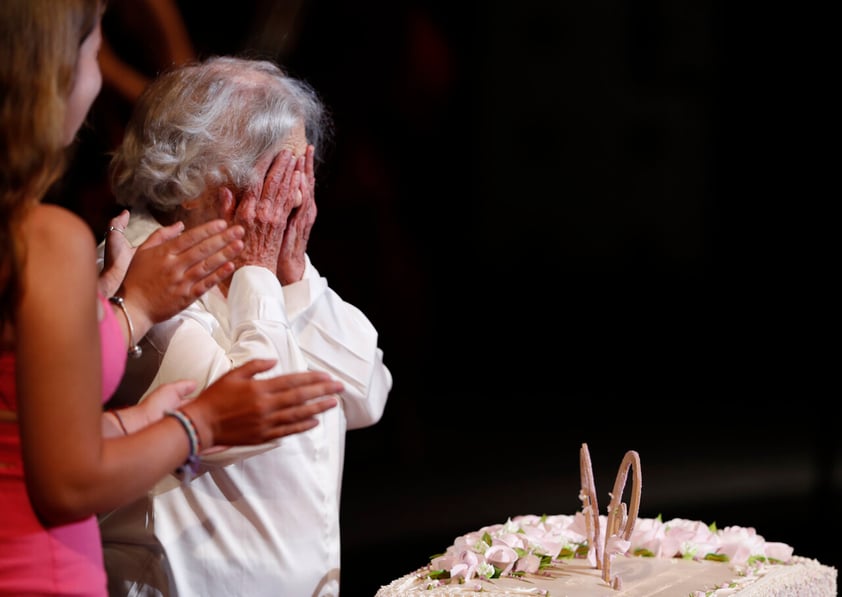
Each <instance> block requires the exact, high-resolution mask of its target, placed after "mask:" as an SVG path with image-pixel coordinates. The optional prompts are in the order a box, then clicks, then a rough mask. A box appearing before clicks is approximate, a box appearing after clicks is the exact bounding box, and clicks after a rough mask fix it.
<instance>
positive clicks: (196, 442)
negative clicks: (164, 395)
mask: <svg viewBox="0 0 842 597" xmlns="http://www.w3.org/2000/svg"><path fill="white" fill-rule="evenodd" d="M164 415H166V416H168V417H173V418H174V419H175V420H177V421H178V422H179V423H181V426H182V427H184V431H186V432H187V439H188V441H189V442H190V453H189V454H188V456H187V460H186V461H185V462H184V464H183V465H181V466H180V467H178V468H177V469H176V472H177V473H180V474H183V475H184V476H185V478H186V480H187V481H189V480H190V479H191V478H192V477H193V475H195V474H196V473H197V472H198V471H199V452H200V451H201V450H202V440H201V438H200V437H199V432H198V431H196V425H195V424H193V419H191V418H190V416H189V415H188V414H187V413H185V412H184V411H180V410H168V411H166V412H165V413H164Z"/></svg>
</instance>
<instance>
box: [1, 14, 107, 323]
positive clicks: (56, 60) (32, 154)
mask: <svg viewBox="0 0 842 597" xmlns="http://www.w3.org/2000/svg"><path fill="white" fill-rule="evenodd" d="M102 5H103V3H102V1H101V0H2V1H0V331H2V330H5V327H6V324H8V323H9V322H11V320H12V319H13V317H14V312H15V309H16V306H17V301H18V299H19V297H20V294H21V288H20V278H19V274H20V271H21V268H22V261H23V258H24V255H23V253H22V243H21V239H20V238H19V236H20V235H19V234H18V231H19V226H20V222H21V219H22V217H23V214H24V213H25V212H26V210H27V209H29V208H30V207H32V206H33V205H35V204H37V203H38V202H39V201H40V200H41V199H42V198H43V196H44V194H45V193H46V192H47V190H48V189H49V187H50V185H52V184H53V182H55V181H56V179H58V178H59V177H60V176H61V175H62V174H63V172H64V168H65V149H66V148H65V139H64V123H65V111H66V105H67V98H68V96H69V94H70V91H71V89H72V87H73V82H74V81H73V79H74V76H75V73H76V63H77V60H78V57H79V47H80V45H81V44H82V41H83V40H84V39H85V38H86V37H87V36H88V34H89V33H90V32H91V31H92V30H93V29H94V27H95V26H96V23H97V19H99V17H100V14H101V11H102Z"/></svg>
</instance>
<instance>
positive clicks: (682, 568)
mask: <svg viewBox="0 0 842 597" xmlns="http://www.w3.org/2000/svg"><path fill="white" fill-rule="evenodd" d="M580 457H581V469H582V474H581V476H582V492H581V494H580V499H581V500H582V503H583V508H582V510H581V511H580V512H577V513H576V514H573V515H553V516H535V515H524V516H516V517H513V518H510V519H509V520H507V521H506V522H505V523H501V524H495V525H491V526H487V527H484V528H481V529H479V530H478V531H474V532H471V533H468V534H466V535H463V536H461V537H459V538H457V539H456V541H455V542H454V543H453V545H451V546H449V547H448V548H447V550H446V551H445V553H443V554H441V555H438V556H434V557H433V558H431V560H430V563H429V564H428V565H426V566H424V567H423V568H420V569H418V570H416V571H414V572H412V573H410V574H407V575H405V576H403V577H401V578H398V579H396V580H394V581H392V582H391V583H389V584H388V585H385V586H383V587H381V588H380V590H379V591H378V592H377V595H376V597H401V596H406V597H410V596H413V595H416V596H419V597H449V596H453V595H470V594H474V593H480V594H482V595H484V596H485V597H507V596H513V595H543V596H546V597H622V596H627V597H632V596H634V597H656V596H657V597H685V596H692V597H725V596H731V595H734V596H738V597H791V596H800V597H836V595H837V591H836V583H837V571H836V569H835V568H833V567H830V566H825V565H822V564H820V563H819V562H817V561H816V560H812V559H808V558H802V557H799V556H796V555H793V548H792V547H790V546H789V545H787V544H785V543H778V542H770V541H766V540H765V539H764V538H763V537H762V536H761V535H759V534H757V533H756V532H755V530H754V529H753V528H746V527H739V526H730V527H726V528H723V529H717V528H715V527H714V526H708V525H706V524H704V523H702V522H699V521H692V520H685V519H673V520H668V521H663V520H661V519H660V518H655V519H651V518H648V519H644V518H641V519H638V517H637V512H638V507H639V504H640V489H641V475H640V460H639V457H638V455H637V453H636V452H634V451H630V452H628V453H627V454H626V457H625V458H624V460H623V464H622V465H621V466H620V471H619V473H618V475H617V481H616V483H615V485H614V491H613V492H612V493H611V494H610V495H611V503H610V504H609V507H608V514H607V515H599V514H598V512H599V510H598V507H597V502H596V497H595V488H594V486H593V473H592V469H591V464H590V456H589V454H588V450H587V445H583V446H582V451H581V454H580ZM629 471H631V472H632V474H633V481H634V482H633V488H632V491H631V501H630V504H629V505H626V504H625V503H623V502H622V501H621V500H622V494H623V490H624V487H625V484H626V477H627V475H628V473H629Z"/></svg>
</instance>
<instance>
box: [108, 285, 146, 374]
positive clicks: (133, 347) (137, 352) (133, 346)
mask: <svg viewBox="0 0 842 597" xmlns="http://www.w3.org/2000/svg"><path fill="white" fill-rule="evenodd" d="M108 300H109V302H111V303H113V304H115V305H117V306H118V307H120V310H121V311H122V312H123V316H124V317H125V318H126V323H127V324H129V356H130V357H131V358H133V359H139V358H140V356H141V355H142V354H143V349H142V348H141V347H140V345H138V344H137V343H136V342H135V341H134V326H133V325H132V318H131V317H129V310H128V309H126V301H124V300H123V297H122V296H117V295H116V294H115V295H114V296H112V297H109V298H108Z"/></svg>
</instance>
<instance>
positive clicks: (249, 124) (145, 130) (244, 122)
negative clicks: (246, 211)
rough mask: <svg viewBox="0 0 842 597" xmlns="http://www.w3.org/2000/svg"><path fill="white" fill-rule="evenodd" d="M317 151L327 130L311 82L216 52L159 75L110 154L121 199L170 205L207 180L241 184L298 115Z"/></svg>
mask: <svg viewBox="0 0 842 597" xmlns="http://www.w3.org/2000/svg"><path fill="white" fill-rule="evenodd" d="M302 122H303V123H304V126H305V133H306V136H307V140H308V142H309V143H311V144H313V145H314V146H315V148H316V157H317V159H318V157H319V156H320V149H321V145H322V144H323V143H324V142H325V140H326V138H327V137H328V135H329V134H330V121H329V118H328V115H327V112H326V110H325V108H324V106H323V105H322V103H321V101H320V99H319V97H318V95H317V94H316V92H315V91H314V90H313V88H312V87H311V86H310V85H308V84H307V83H305V82H304V81H301V80H299V79H295V78H293V77H290V76H288V75H286V74H285V73H284V72H283V71H282V70H281V69H280V68H279V67H278V66H277V65H275V64H273V63H272V62H269V61H266V60H250V59H245V58H235V57H228V56H215V57H212V58H208V59H207V60H205V61H203V62H200V63H194V64H190V65H186V66H181V67H177V68H175V69H173V70H171V71H169V72H166V73H164V74H162V75H160V76H159V77H158V78H157V79H156V80H155V81H154V82H153V83H152V84H151V85H150V86H149V87H148V88H147V89H146V91H145V92H144V93H143V95H142V96H141V97H140V99H139V100H138V103H137V105H136V106H135V110H134V113H133V114H132V117H131V119H130V120H129V123H128V125H127V128H126V132H125V136H124V138H123V143H122V144H121V146H120V147H119V149H118V150H117V151H116V152H115V154H114V156H113V158H112V160H111V181H112V186H113V189H114V194H115V196H116V199H117V203H119V204H121V205H125V206H127V207H135V206H149V207H152V208H155V209H157V210H159V211H165V212H166V211H172V210H173V209H175V208H176V207H178V206H179V205H181V203H182V202H184V201H186V200H188V199H192V198H194V197H197V196H198V195H200V194H201V193H202V191H204V190H205V189H206V188H207V187H208V186H216V185H219V184H223V183H224V184H231V185H233V187H234V188H236V189H238V190H243V189H245V188H247V187H248V186H249V184H250V183H251V182H253V178H254V176H255V175H256V174H255V172H254V166H255V164H256V163H257V161H258V159H259V158H260V157H261V156H263V155H265V154H266V152H268V151H270V150H273V149H274V148H277V147H278V146H279V143H280V142H281V141H282V140H283V139H285V138H286V137H287V135H289V134H290V132H291V131H292V130H293V129H294V128H295V126H296V125H297V124H299V123H302Z"/></svg>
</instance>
